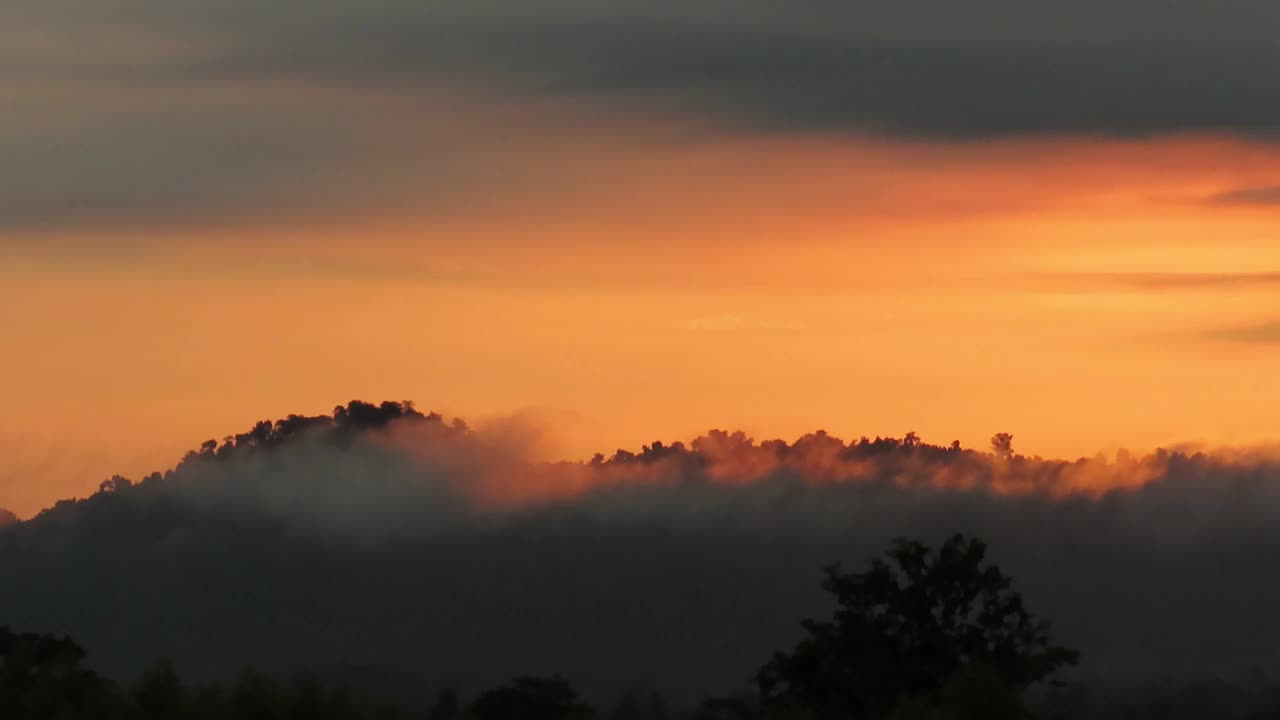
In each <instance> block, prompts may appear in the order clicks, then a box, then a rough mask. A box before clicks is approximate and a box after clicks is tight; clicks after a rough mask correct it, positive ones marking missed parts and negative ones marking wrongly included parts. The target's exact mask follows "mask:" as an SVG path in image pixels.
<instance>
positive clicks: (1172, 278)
mask: <svg viewBox="0 0 1280 720" xmlns="http://www.w3.org/2000/svg"><path fill="white" fill-rule="evenodd" d="M1034 277H1036V278H1037V279H1040V280H1048V281H1052V282H1057V283H1063V282H1065V283H1068V284H1072V285H1103V286H1116V285H1121V286H1127V287H1133V288H1138V289H1140V290H1196V289H1207V290H1212V289H1222V290H1232V289H1239V288H1249V287H1265V286H1269V285H1276V284H1280V272H1102V273H1069V272H1067V273H1042V274H1038V275H1035V276H1034Z"/></svg>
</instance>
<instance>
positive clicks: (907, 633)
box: [757, 535, 1077, 720]
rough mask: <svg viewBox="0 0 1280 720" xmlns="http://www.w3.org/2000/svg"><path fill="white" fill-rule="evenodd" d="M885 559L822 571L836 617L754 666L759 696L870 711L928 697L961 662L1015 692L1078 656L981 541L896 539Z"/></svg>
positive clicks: (817, 710) (854, 715)
mask: <svg viewBox="0 0 1280 720" xmlns="http://www.w3.org/2000/svg"><path fill="white" fill-rule="evenodd" d="M886 556H887V560H885V559H877V560H874V561H872V562H871V564H870V566H869V567H868V569H867V570H866V571H864V572H860V573H844V572H841V570H840V568H839V567H838V566H833V567H829V568H827V571H826V578H825V580H824V582H823V589H824V590H826V591H827V592H829V593H831V594H832V595H834V596H835V600H836V611H835V614H834V616H833V617H832V619H831V620H829V621H825V622H823V621H817V620H806V621H804V623H803V627H804V629H805V631H806V632H807V633H808V637H807V638H805V639H804V640H802V641H801V642H800V643H799V644H798V645H796V647H795V648H794V649H793V650H792V651H791V652H789V653H781V652H780V653H776V654H775V656H774V658H773V659H772V660H771V661H770V662H769V663H767V664H766V665H765V666H764V667H763V668H762V669H761V670H760V672H759V674H758V675H757V683H758V685H759V688H760V690H761V693H762V694H763V696H764V699H765V701H766V703H767V704H770V705H773V706H793V707H803V708H806V709H808V710H810V711H811V712H812V713H813V714H814V715H815V716H816V717H818V718H846V719H852V720H857V719H859V718H877V717H883V716H884V715H886V714H888V713H889V712H890V711H892V710H893V708H894V707H895V706H896V705H898V704H899V703H900V702H903V701H905V700H908V699H911V698H920V699H922V700H923V701H924V702H927V703H931V702H934V701H936V700H937V699H938V698H939V695H940V693H941V691H942V690H943V688H945V687H947V686H948V683H949V682H950V681H951V680H952V679H953V678H955V677H956V676H957V674H958V673H960V672H961V671H973V670H974V669H976V668H985V669H986V671H987V672H989V673H990V674H991V676H992V677H994V678H996V680H997V681H998V682H1000V683H1003V684H1005V685H1007V686H1008V687H1009V688H1011V689H1013V690H1014V691H1020V690H1022V689H1024V688H1025V687H1027V686H1028V685H1031V684H1033V683H1035V682H1038V681H1040V680H1043V679H1044V678H1045V677H1047V676H1048V675H1049V674H1050V673H1052V672H1054V671H1055V670H1057V669H1058V668H1060V667H1062V666H1063V665H1066V664H1073V663H1074V662H1075V661H1076V657H1077V656H1076V653H1075V651H1073V650H1070V649H1067V648H1065V647H1060V646H1058V645H1055V644H1053V642H1052V640H1051V637H1050V632H1049V628H1048V625H1047V624H1046V623H1044V622H1043V621H1040V620H1037V619H1035V618H1034V617H1033V616H1032V615H1031V613H1030V612H1028V611H1027V609H1026V608H1025V607H1024V605H1023V602H1022V597H1021V595H1020V594H1019V593H1017V592H1015V591H1014V590H1012V588H1011V584H1012V583H1011V581H1010V579H1009V578H1008V577H1007V576H1006V575H1005V574H1004V573H1003V572H1001V571H1000V570H999V568H997V567H995V566H994V565H992V564H990V563H988V562H986V545H985V544H984V543H983V542H982V541H980V540H977V539H973V538H967V537H965V536H963V535H954V536H952V537H950V538H949V539H947V540H946V542H944V543H943V545H942V546H941V547H940V548H938V549H937V550H936V551H933V550H931V549H930V548H928V547H926V546H925V545H923V544H921V543H919V542H915V541H907V540H902V539H899V540H897V541H895V542H894V544H893V545H892V546H891V548H890V549H889V551H888V552H887V553H886Z"/></svg>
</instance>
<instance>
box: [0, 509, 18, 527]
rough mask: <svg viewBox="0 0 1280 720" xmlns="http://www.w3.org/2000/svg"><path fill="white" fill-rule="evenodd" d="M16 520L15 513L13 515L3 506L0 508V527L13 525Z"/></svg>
mask: <svg viewBox="0 0 1280 720" xmlns="http://www.w3.org/2000/svg"><path fill="white" fill-rule="evenodd" d="M17 522H18V516H17V515H14V514H13V513H11V512H9V511H8V510H5V509H4V508H0V527H4V526H5V525H15V524H17Z"/></svg>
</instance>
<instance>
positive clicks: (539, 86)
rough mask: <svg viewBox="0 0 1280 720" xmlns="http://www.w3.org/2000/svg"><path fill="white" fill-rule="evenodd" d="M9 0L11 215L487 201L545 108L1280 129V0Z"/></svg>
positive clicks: (3, 144)
mask: <svg viewBox="0 0 1280 720" xmlns="http://www.w3.org/2000/svg"><path fill="white" fill-rule="evenodd" d="M1139 6H1141V7H1142V10H1138V9H1135V8H1137V7H1139ZM0 13H2V14H0V81H2V82H4V83H5V85H6V106H7V107H8V108H9V109H10V112H8V113H6V117H4V118H0V160H3V162H0V198H3V199H2V200H0V222H3V223H4V225H5V226H6V227H8V228H10V229H47V228H49V227H51V226H53V227H60V226H65V225H69V224H76V223H80V224H89V223H108V224H117V225H126V226H136V225H139V224H156V223H170V224H172V223H175V222H182V221H193V220H196V221H200V222H202V223H211V222H216V221H227V222H235V221H240V220H243V219H244V218H246V217H248V218H254V219H262V218H264V217H268V218H269V217H272V216H279V215H280V214H282V213H287V212H294V213H304V212H312V213H325V212H338V211H346V212H349V213H360V212H364V213H375V214H376V213H379V212H382V213H388V212H395V211H397V210H404V209H406V208H414V209H417V210H422V209H423V208H424V207H425V209H426V210H427V211H429V212H447V211H450V210H453V209H455V208H459V207H460V208H462V209H463V210H468V209H475V208H476V207H477V204H479V205H484V204H485V203H486V202H487V200H488V199H491V198H492V196H493V194H494V193H495V192H497V191H501V190H502V189H503V187H504V183H505V182H507V180H506V179H507V178H509V177H510V170H511V168H512V167H514V166H516V165H517V163H515V162H512V160H511V158H510V157H508V156H506V155H505V154H504V153H503V152H501V151H498V149H496V146H499V145H501V146H503V147H505V148H507V149H511V148H512V147H513V146H517V147H518V146H521V144H522V143H525V142H529V140H528V138H525V137H522V133H521V132H520V127H519V123H518V122H516V123H515V126H514V127H512V126H508V127H497V126H493V125H486V124H484V123H478V124H477V123H472V122H471V121H470V119H471V118H473V117H474V116H477V115H486V116H492V115H500V114H502V113H504V112H508V111H511V112H514V113H515V114H516V115H519V114H521V113H528V112H529V110H528V109H529V108H530V107H538V106H548V105H549V106H554V107H556V108H557V109H559V110H561V111H563V112H564V113H565V114H566V116H567V117H574V118H577V119H578V121H580V122H584V123H588V124H590V123H596V124H599V125H615V126H621V125H624V124H625V123H624V122H623V119H626V118H630V119H633V120H634V119H636V118H648V119H657V120H660V121H661V120H665V121H670V120H671V119H672V118H675V119H678V120H680V121H683V122H688V123H694V124H699V125H700V126H703V127H706V128H711V129H714V130H715V131H719V132H722V133H760V132H765V133H779V134H788V135H812V134H831V133H837V134H840V133H850V134H859V135H861V134H865V133H868V132H870V133H880V134H885V135H891V136H897V137H908V138H915V139H926V140H957V139H979V138H1004V137H1010V136H1029V135H1034V136H1042V135H1061V134H1069V135H1079V134H1085V135H1113V136H1122V137H1132V136H1146V135H1152V134H1159V133H1181V132H1194V131H1209V132H1223V133H1233V134H1238V135H1241V136H1247V137H1250V138H1268V139H1269V138H1272V137H1274V135H1275V131H1276V129H1277V128H1278V127H1280V95H1278V94H1277V93H1276V92H1275V91H1274V84H1273V83H1272V82H1271V74H1270V73H1269V72H1268V69H1269V68H1271V67H1273V66H1274V65H1275V64H1276V63H1277V61H1278V60H1280V49H1277V48H1276V47H1275V44H1274V43H1273V42H1272V38H1270V37H1269V36H1268V35H1267V34H1266V33H1265V32H1264V30H1263V29H1264V28H1270V27H1274V26H1275V25H1276V24H1277V23H1278V22H1280V10H1277V9H1276V8H1275V7H1274V6H1273V5H1271V4H1266V3H1258V2H1250V1H1249V0H1235V1H1234V2H1209V1H1208V0H1197V1H1195V2H1186V3H1177V4H1175V5H1169V4H1167V3H1165V4H1160V5H1158V6H1157V5H1150V6H1147V5H1146V4H1145V3H1140V4H1138V5H1133V4H1129V3H1126V4H1124V5H1123V7H1119V6H1117V5H1116V4H1115V3H1109V2H1104V0H1086V1H1085V2H1074V3H1058V2H1053V3H1037V4H1036V5H1035V6H1033V7H1031V6H1025V5H1019V4H1016V3H1010V2H1007V1H1006V0H975V2H972V3H966V4H965V5H964V9H963V11H961V10H957V9H955V8H950V7H948V6H943V5H939V4H937V3H930V2H923V1H920V2H911V3H888V2H880V1H878V0H874V1H873V0H859V1H857V2H849V3H836V2H830V1H829V0H807V1H806V2H801V3H788V4H786V5H777V4H775V3H765V2H759V1H753V2H746V3H727V2H708V3H699V4H698V5H697V6H696V7H693V6H689V5H688V4H687V3H676V2H671V1H669V0H663V1H660V2H654V3H646V4H645V5H644V6H643V7H640V6H636V7H623V6H610V5H601V4H600V3H591V2H576V1H574V2H556V3H549V4H545V5H542V4H540V6H539V8H538V11H537V12H533V11H531V10H530V9H529V8H524V7H521V6H520V5H519V4H517V3H504V2H485V3H468V4H466V5H453V4H442V3H428V4H417V5H405V4H403V3H396V2H387V1H386V0H380V1H378V2H370V3H356V4H353V3H345V4H344V3H337V2H330V1H325V2H317V3H308V4H302V3H293V2H283V3H273V4H272V5H271V6H264V5H262V4H261V3H249V2H244V1H242V0H232V1H230V2H225V3H218V4H216V5H211V6H207V7H199V6H197V5H195V4H192V3H169V4H165V3H153V2H143V3H123V2H118V1H112V2H95V3H90V2H83V1H80V2H69V3H58V4H57V5H52V6H51V5H48V4H43V3H31V2H23V3H18V4H16V5H12V6H6V8H5V9H4V10H3V11H0ZM468 106H469V107H470V108H471V109H470V110H463V108H464V107H468ZM562 121H563V118H562ZM443 126H448V127H443ZM513 137H514V139H511V138H513ZM486 149H487V150H486ZM543 161H546V159H545V158H544V159H543ZM519 164H520V165H525V164H527V163H519ZM544 175H550V176H554V175H556V170H555V169H554V168H548V169H547V171H546V172H545V173H544ZM545 179H546V178H545V177H544V178H543V180H544V181H545ZM539 186H540V183H538V182H531V183H529V184H528V185H521V186H520V187H523V188H525V189H529V188H537V187H539ZM1244 192H1246V193H1248V192H1250V191H1244ZM1261 192H1263V193H1264V195H1261V196H1257V197H1255V198H1254V201H1257V200H1258V199H1261V198H1262V197H1269V196H1267V195H1265V191H1261ZM1249 197H1252V196H1249V195H1244V196H1241V197H1240V198H1238V199H1239V200H1242V201H1243V200H1247V199H1248V198H1249ZM1224 199H1225V198H1224Z"/></svg>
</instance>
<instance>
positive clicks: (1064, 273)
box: [0, 127, 1280, 515]
mask: <svg viewBox="0 0 1280 720" xmlns="http://www.w3.org/2000/svg"><path fill="white" fill-rule="evenodd" d="M624 129H625V132H624V131H623V130H616V129H615V130H612V131H608V132H605V131H600V132H596V133H591V134H587V135H582V134H580V133H576V132H567V131H549V130H545V129H544V131H541V132H538V133H537V134H536V136H531V137H530V138H526V139H524V140H522V142H521V143H520V145H519V147H520V148H521V149H520V153H519V155H518V157H516V158H514V159H512V160H511V163H512V172H513V173H515V174H516V175H518V174H519V173H520V172H522V169H523V168H526V167H540V168H545V167H552V168H553V169H554V172H553V173H549V174H548V175H547V177H546V178H542V177H540V176H535V177H528V178H521V177H513V178H510V183H511V188H510V191H502V190H501V188H499V189H498V191H494V192H488V193H485V194H484V195H483V197H482V198H481V199H477V200H475V201H474V202H472V203H470V204H466V205H465V207H464V208H463V209H462V210H456V209H455V210H450V211H448V212H436V211H435V210H433V209H432V208H431V207H430V206H429V204H427V203H424V202H422V201H421V198H419V196H418V195H416V194H414V193H415V188H414V185H413V182H412V181H411V180H410V181H407V182H406V183H405V184H403V185H401V186H400V190H401V193H402V194H401V196H400V197H396V198H391V199H390V200H388V201H387V202H385V203H382V204H378V203H371V204H367V205H365V206H357V207H352V208H336V209H331V208H316V209H314V210H309V211H288V212H281V213H280V214H278V215H267V216H262V217H252V218H247V219H238V220H236V221H235V222H227V223H202V222H195V221H184V220H183V219H182V218H175V219H167V220H165V221H164V222H158V223H148V224H146V225H138V226H129V225H127V224H118V225H112V224H105V225H83V226H75V227H66V228H58V229H38V228H32V229H22V228H14V229H9V230H3V231H0V232H3V233H4V235H5V237H4V240H5V242H3V243H0V330H2V331H3V337H4V347H5V350H4V351H3V352H0V379H3V384H4V390H5V393H4V394H5V412H4V413H3V416H2V417H0V507H9V508H12V509H13V510H15V511H16V512H18V513H19V514H20V515H28V514H30V513H32V512H34V511H36V510H37V509H39V508H40V507H43V506H45V505H47V504H49V503H50V502H52V501H53V500H55V499H56V498H58V497H63V496H67V495H76V494H84V493H86V492H89V491H90V490H91V489H93V488H94V487H96V485H97V483H98V482H99V481H101V480H102V479H104V478H105V477H107V476H109V475H110V474H112V473H114V472H120V473H124V474H128V475H133V476H137V475H140V474H142V473H144V472H147V471H150V470H153V469H162V468H166V467H169V466H171V465H172V464H173V462H174V461H175V460H176V459H177V458H178V457H179V456H180V454H181V453H182V452H183V451H184V450H186V449H188V448H191V447H193V446H195V445H197V444H198V443H199V442H200V441H202V440H204V439H206V438H210V437H221V436H223V435H226V434H230V433H233V432H238V431H242V430H244V429H245V428H246V427H248V426H249V425H250V424H251V423H252V422H254V421H256V420H259V419H264V418H274V417H280V416H282V415H284V414H287V413H291V412H301V413H317V412H326V411H328V410H329V409H331V408H332V407H333V406H334V405H335V404H337V403H339V402H345V401H347V400H350V399H353V398H361V399H367V400H383V399H412V400H415V401H416V402H417V403H418V405H419V407H421V408H423V409H435V410H439V411H443V412H445V413H446V414H451V415H461V416H464V417H466V418H468V419H482V418H485V417H494V416H499V415H503V414H506V413H511V412H518V411H536V412H538V413H542V414H546V415H547V416H549V417H552V418H554V424H555V426H556V427H557V428H558V430H557V431H556V432H555V433H554V440H555V443H554V444H555V447H553V448H551V449H549V450H548V452H552V453H557V454H564V455H567V456H570V457H586V456H589V455H590V454H591V453H592V452H594V451H596V450H604V451H608V450H612V449H613V448H616V447H619V446H625V447H636V446H638V445H639V444H640V443H643V442H648V441H651V440H654V439H667V440H671V439H681V438H687V437H689V436H692V435H694V434H696V433H698V432H701V431H703V430H706V429H708V428H711V427H725V428H743V429H746V430H748V431H750V432H752V433H754V434H756V435H758V436H774V435H780V436H784V437H792V436H795V435H798V434H800V433H803V432H806V431H809V430H813V429H816V428H825V429H827V430H829V431H831V432H833V433H836V434H838V435H841V436H845V437H849V436H853V437H857V436H858V435H863V434H867V435H875V434H894V435H901V434H902V433H904V432H906V431H908V430H914V431H916V432H918V433H920V434H921V435H922V436H923V437H924V438H925V439H927V440H931V441H937V442H948V441H950V440H951V439H955V438H958V439H960V440H961V441H962V442H964V443H965V444H966V445H972V446H984V445H985V441H986V438H988V437H990V435H991V434H992V433H994V432H997V431H1009V432H1012V433H1014V434H1015V436H1016V438H1017V445H1018V447H1019V448H1020V449H1021V450H1022V451H1024V452H1032V453H1039V454H1043V455H1079V454H1085V455H1088V454H1093V453H1094V452H1095V451H1098V450H1107V449H1114V448H1117V447H1120V446H1127V447H1131V448H1135V449H1139V448H1147V447H1151V446H1154V445H1157V444H1162V443H1170V442H1176V441H1203V442H1209V443H1251V442H1258V441H1263V440H1266V439H1272V440H1274V439H1275V438H1276V435H1275V430H1274V427H1273V423H1274V418H1275V412H1274V408H1275V406H1276V404H1277V401H1278V400H1280V384H1278V383H1277V382H1276V381H1275V380H1274V379H1273V377H1274V371H1275V368H1276V367H1277V361H1280V327H1277V326H1276V325H1273V324H1271V323H1274V322H1275V321H1276V320H1277V318H1280V308H1278V307H1276V302H1275V298H1276V297H1277V294H1276V291H1277V289H1278V288H1280V279H1277V278H1275V277H1271V276H1268V275H1266V273H1271V272H1276V271H1277V270H1280V244H1277V243H1276V235H1275V233H1276V228H1277V227H1278V226H1277V222H1276V221H1277V219H1278V218H1277V213H1280V209H1277V207H1276V206H1271V207H1266V206H1262V205H1259V206H1250V205H1245V204H1233V203H1229V202H1214V201H1211V198H1212V197H1213V196H1215V195H1216V194H1218V193H1224V192H1230V191H1232V190H1235V189H1237V188H1242V187H1259V186H1267V185H1274V184H1275V183H1276V179H1277V178H1280V149H1277V148H1276V147H1274V146H1267V145H1261V144H1249V143H1245V142H1242V141H1233V140H1226V139H1219V138H1213V137H1207V136H1185V137H1166V138H1158V139H1150V140H1130V141H1119V140H1116V141H1101V140H1087V139H1069V138H1068V139H1053V140H1037V141H1032V140H1018V141H1004V142H987V143H982V142H955V143H912V142H905V141H886V140H876V139H870V138H865V139H859V138H857V137H844V138H830V137H809V138H799V139H796V138H786V137H772V136H754V135H751V134H741V135H736V136H728V137H716V138H709V137H705V136H702V135H700V134H699V133H698V132H697V130H696V129H693V128H671V127H667V128H653V127H646V128H634V127H628V128H624ZM624 136H625V137H626V138H627V142H625V143H624V142H622V141H621V138H622V137H624ZM495 152H496V151H495Z"/></svg>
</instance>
